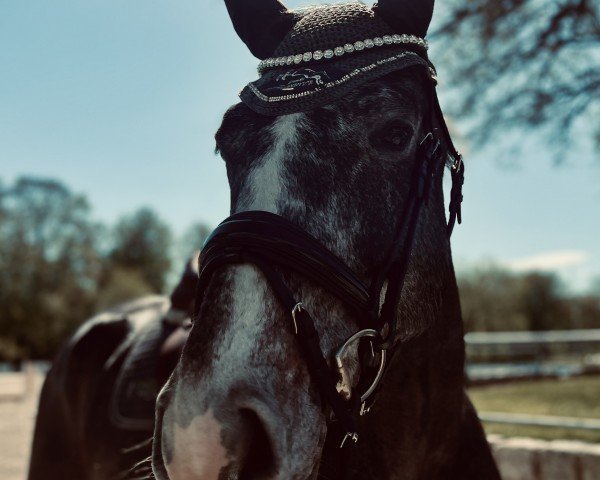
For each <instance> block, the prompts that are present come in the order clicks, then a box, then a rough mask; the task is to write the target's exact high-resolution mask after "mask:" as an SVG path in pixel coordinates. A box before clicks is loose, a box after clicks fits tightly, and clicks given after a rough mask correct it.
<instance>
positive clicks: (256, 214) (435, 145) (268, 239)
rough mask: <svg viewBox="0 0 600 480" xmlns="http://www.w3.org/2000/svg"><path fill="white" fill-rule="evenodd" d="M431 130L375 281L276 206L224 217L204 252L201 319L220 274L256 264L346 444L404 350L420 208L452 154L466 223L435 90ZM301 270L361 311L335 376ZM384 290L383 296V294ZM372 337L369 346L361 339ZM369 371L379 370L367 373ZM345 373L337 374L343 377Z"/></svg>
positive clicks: (452, 212)
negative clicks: (349, 362) (352, 355)
mask: <svg viewBox="0 0 600 480" xmlns="http://www.w3.org/2000/svg"><path fill="white" fill-rule="evenodd" d="M432 92H433V93H432V105H431V106H432V119H431V122H430V126H431V130H430V132H429V133H427V135H425V137H424V138H423V139H422V141H421V143H420V145H419V147H418V153H417V159H416V162H415V166H414V169H413V174H412V180H411V187H410V190H409V195H408V197H407V201H406V203H405V205H404V207H403V213H402V217H401V220H400V225H399V227H398V229H397V232H396V236H395V238H394V241H393V242H392V249H391V251H390V252H389V254H388V256H387V260H386V263H385V265H384V266H383V268H381V270H380V271H379V272H378V274H377V276H376V277H375V279H374V280H373V281H372V283H371V285H365V284H364V282H363V281H362V280H361V279H360V278H359V277H358V275H356V274H355V273H354V272H353V271H352V270H351V269H350V268H349V267H348V266H347V265H346V264H345V262H344V261H342V260H341V259H339V258H338V257H337V256H336V255H335V254H333V253H332V252H331V251H330V250H328V249H327V248H326V247H324V246H323V245H322V244H321V243H320V242H319V241H318V240H317V239H315V238H314V237H312V236H311V235H309V234H308V233H306V232H305V231H303V230H302V229H300V228H299V227H297V226H296V225H294V224H293V223H292V222H290V221H289V220H287V219H285V218H283V217H281V216H279V215H276V214H273V213H269V212H263V211H245V212H241V213H236V214H234V215H232V216H230V217H229V218H227V219H226V220H224V221H223V222H222V223H221V224H220V225H219V226H218V227H217V228H216V229H215V230H214V231H213V232H212V234H211V235H210V237H209V238H208V239H207V241H206V243H205V245H204V248H203V250H202V252H201V254H200V276H199V282H198V289H197V296H196V302H195V305H196V314H195V315H194V318H197V317H198V315H199V312H200V308H201V305H202V301H203V298H204V295H205V292H206V290H207V287H208V284H209V282H210V280H211V278H212V276H213V274H214V273H215V272H216V271H217V270H219V269H221V268H223V267H225V266H229V265H240V264H252V265H254V266H256V267H257V268H258V269H259V270H260V271H261V272H262V273H263V274H264V276H265V277H266V279H267V280H268V283H269V285H270V287H271V288H272V290H273V292H274V293H275V295H276V297H277V299H278V300H279V302H280V304H281V305H282V307H283V309H284V310H285V311H286V312H288V313H289V316H290V320H291V321H290V328H291V329H292V332H293V334H294V335H295V338H296V339H297V341H298V345H299V347H300V350H301V352H302V355H303V358H304V360H305V362H306V364H307V367H308V371H309V374H310V377H311V380H312V381H313V382H314V383H315V384H316V386H317V387H318V390H319V392H320V394H321V397H322V400H323V404H324V406H325V405H328V406H329V407H330V408H331V411H332V413H333V415H334V416H335V419H336V420H337V421H338V422H339V426H340V430H341V434H342V440H341V445H340V446H341V447H343V446H344V444H346V443H347V441H348V440H352V441H354V442H356V441H357V440H358V428H357V424H358V418H359V416H361V415H364V414H365V413H366V412H368V411H369V409H370V407H371V405H372V403H373V401H374V400H373V399H374V397H375V394H376V392H377V390H378V388H379V385H380V381H381V379H382V377H383V376H384V375H385V372H386V370H387V367H388V366H389V365H390V363H391V362H390V359H391V357H392V356H393V355H394V353H395V352H396V351H397V341H396V337H397V332H398V328H397V322H398V320H397V314H396V313H397V308H398V304H399V302H400V297H401V294H402V289H403V286H404V281H405V278H406V273H407V270H408V264H409V259H410V255H411V251H412V246H413V242H414V238H415V232H416V229H417V225H418V221H419V216H420V212H421V210H422V207H423V205H424V204H425V203H426V202H427V199H428V197H429V192H430V190H431V185H432V182H433V179H434V177H435V174H436V173H437V172H438V171H439V169H440V168H443V167H444V166H445V165H446V163H447V159H448V156H450V158H451V159H452V162H451V164H450V170H451V175H452V190H451V194H450V207H449V220H448V228H447V233H448V235H450V234H451V233H452V229H453V227H454V224H455V222H456V220H458V223H460V222H461V210H460V207H461V202H462V184H463V181H464V165H463V163H462V159H461V156H460V155H459V154H458V152H457V151H456V150H455V149H454V146H453V144H452V140H451V139H450V135H449V133H448V129H447V127H446V124H445V122H444V120H443V116H442V115H441V110H440V107H439V103H438V100H437V96H436V94H435V89H432ZM289 271H291V272H294V273H296V274H299V275H300V276H301V277H303V278H306V279H307V280H309V281H311V282H314V283H315V284H318V285H319V286H321V287H322V288H324V289H325V290H326V291H328V292H329V293H331V294H332V295H334V296H335V297H337V298H338V299H339V300H340V301H341V302H342V303H343V304H345V305H347V306H348V307H350V309H351V310H352V311H353V312H356V318H357V319H358V322H359V327H360V330H359V331H358V332H357V333H355V334H354V335H352V336H351V337H350V338H349V339H348V340H347V341H346V342H344V344H343V345H342V346H341V347H340V348H339V349H338V350H337V351H336V352H335V353H334V355H333V363H334V364H335V366H336V367H337V369H338V374H337V375H334V373H333V370H332V368H331V367H330V366H329V363H328V362H327V358H329V355H327V354H326V353H324V352H323V351H322V349H321V346H320V340H319V334H318V332H317V329H316V328H315V324H314V321H313V319H312V317H311V316H310V314H309V312H308V311H307V310H306V309H305V308H304V305H303V304H302V302H301V300H299V299H297V298H295V297H294V295H293V293H292V291H291V290H290V289H289V287H288V286H287V285H286V281H285V279H284V276H283V274H282V272H289ZM384 286H385V287H386V288H385V294H384V296H383V298H384V300H383V303H381V300H380V299H381V298H382V297H381V294H382V291H383V290H384ZM363 339H368V340H369V342H368V345H365V343H364V342H362V340H363ZM355 343H358V347H357V351H358V357H359V358H358V359H359V363H360V366H361V376H360V378H359V381H358V385H356V386H354V387H353V386H352V385H351V382H350V375H349V372H348V371H347V370H346V368H345V366H344V357H345V353H346V352H347V350H348V349H349V348H350V347H352V346H353V345H355ZM365 372H372V374H371V375H370V378H369V379H367V378H366V375H364V373H365ZM336 377H338V378H336Z"/></svg>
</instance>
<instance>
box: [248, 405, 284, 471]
mask: <svg viewBox="0 0 600 480" xmlns="http://www.w3.org/2000/svg"><path fill="white" fill-rule="evenodd" d="M240 415H241V417H242V421H243V422H244V424H245V425H246V426H247V428H248V432H249V434H250V435H249V437H248V438H249V444H248V450H247V452H246V457H245V458H244V459H243V461H242V467H241V471H240V476H239V480H257V479H263V478H268V477H271V476H273V475H274V473H275V470H276V465H275V454H274V452H273V448H272V443H271V439H270V438H269V435H268V433H267V431H266V429H265V426H264V425H263V423H262V421H261V420H260V418H259V417H258V415H257V414H256V412H254V411H252V410H249V409H242V410H240Z"/></svg>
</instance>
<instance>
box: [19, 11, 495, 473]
mask: <svg viewBox="0 0 600 480" xmlns="http://www.w3.org/2000/svg"><path fill="white" fill-rule="evenodd" d="M226 3H227V5H228V8H229V9H230V13H231V15H232V18H233V20H234V24H235V26H236V30H237V31H238V33H239V34H240V36H241V37H242V39H244V41H246V43H247V44H248V45H249V46H250V48H251V50H252V51H253V53H255V54H256V55H257V56H258V57H259V58H261V59H263V62H262V63H261V71H262V74H263V75H262V77H261V79H262V81H259V82H256V83H254V84H253V85H252V86H249V87H248V88H247V89H245V91H244V92H245V93H243V94H242V99H243V100H244V103H240V104H238V105H235V106H233V107H232V108H231V109H230V110H229V111H228V112H227V113H226V114H225V117H224V119H223V123H222V125H221V127H220V128H219V131H218V133H217V136H216V139H217V146H218V150H219V151H220V152H221V155H222V157H223V159H224V160H225V163H226V166H227V174H228V179H229V184H230V187H231V210H232V213H238V212H244V211H248V210H260V211H266V212H272V213H274V214H277V215H279V216H281V217H284V218H285V219H287V220H288V221H290V222H292V223H293V224H294V225H296V226H297V227H299V228H301V229H302V230H304V231H305V232H307V233H308V234H310V235H312V237H314V238H315V239H317V240H318V241H319V242H320V243H321V244H322V245H324V246H325V247H327V248H328V249H329V250H330V251H331V252H332V253H333V254H335V255H336V256H337V257H339V258H340V259H341V260H343V261H344V262H345V264H346V265H347V266H348V267H350V268H351V269H352V270H353V271H354V272H355V273H356V274H357V275H358V276H359V277H360V279H361V280H362V281H364V282H365V284H368V283H370V281H371V280H372V279H373V278H375V277H376V276H377V275H378V272H379V271H381V268H382V266H383V265H385V263H386V258H388V252H390V251H392V250H393V247H394V245H393V242H394V239H395V238H396V234H397V231H398V228H399V225H400V224H401V220H402V216H403V211H404V208H403V207H404V206H405V205H406V204H407V202H408V201H409V200H410V197H411V193H410V192H411V179H412V178H413V176H414V175H413V170H414V165H415V164H416V162H417V161H418V159H419V152H420V145H421V143H422V142H424V141H425V140H426V139H427V138H428V137H429V136H428V133H430V132H431V131H432V129H433V127H432V121H431V112H432V109H434V105H433V102H434V98H433V97H432V95H431V91H432V90H431V88H432V87H431V84H432V70H431V68H429V64H428V63H427V60H426V56H425V54H424V53H423V47H424V42H423V40H422V39H421V38H420V37H423V36H424V35H425V32H426V29H427V25H424V26H423V22H425V23H426V24H428V23H429V19H430V17H431V10H432V8H433V2H428V1H424V2H409V1H399V0H398V1H397V2H393V1H387V2H386V1H382V2H380V4H379V10H377V11H375V10H372V9H370V8H368V7H366V6H364V5H362V4H351V5H339V6H333V7H317V8H314V9H305V10H302V11H300V12H288V11H287V10H285V8H284V7H283V6H282V5H281V4H280V3H279V2H277V1H275V0H261V1H258V0H257V1H253V2H250V1H244V2H241V1H238V2H235V1H227V2H226ZM417 3H418V5H417ZM395 6H403V7H404V9H405V10H404V11H399V10H397V9H396V8H395ZM422 6H425V9H424V10H423V9H422V8H421V7H422ZM428 9H429V12H428V11H427V10H428ZM407 12H408V13H407ZM423 18H425V20H423ZM386 22H389V25H388V23H386ZM332 25H334V27H335V28H337V27H336V25H342V27H340V28H341V30H344V32H346V33H345V34H343V35H342V34H340V35H341V36H340V39H342V40H343V41H344V42H345V41H346V40H344V38H345V37H344V35H349V37H348V38H350V37H352V35H353V34H355V36H356V37H357V38H354V39H352V42H354V40H357V41H356V42H354V43H346V44H344V43H341V44H335V43H334V44H331V45H330V46H331V49H328V48H325V47H322V46H321V44H322V43H323V42H325V41H327V40H328V38H329V37H327V35H329V34H330V33H331V30H330V29H331V28H333V27H331V26H332ZM414 25H417V27H415V26H414ZM419 25H420V26H419ZM388 26H389V30H388ZM335 28H334V30H335ZM413 28H416V30H414V31H412V30H411V29H413ZM370 29H374V31H382V32H383V33H382V35H381V37H379V36H375V37H366V36H365V33H364V32H368V31H371V30H370ZM378 29H379V30H378ZM341 30H339V31H341ZM306 32H309V34H308V40H306V35H307V33H306ZM324 32H325V33H324ZM327 32H329V33H327ZM336 32H338V30H335V31H334V33H335V35H337V33H336ZM394 32H397V34H394V35H392V33H394ZM338 33H339V32H338ZM326 37H327V38H326ZM324 38H325V40H323V39H324ZM282 40H283V43H282V45H284V44H285V45H287V46H290V45H291V47H294V46H295V45H300V46H301V47H302V48H304V50H298V51H292V52H291V53H294V54H295V55H291V54H289V53H290V52H287V51H286V50H285V48H284V47H281V46H279V47H278V45H279V44H280V42H282ZM329 40H331V39H330V38H329ZM306 41H308V44H306ZM286 42H287V43H286ZM303 42H304V43H303ZM319 42H321V43H319ZM306 45H308V47H306ZM291 47H290V48H291ZM334 47H335V48H334ZM404 47H407V48H406V49H405V48H404ZM286 48H287V47H286ZM277 49H279V50H277ZM363 50H364V52H363ZM271 57H272V58H271ZM337 57H340V58H342V59H346V58H347V59H348V61H347V62H346V60H339V59H338V58H337ZM327 61H330V63H327ZM305 62H306V66H304V63H305ZM343 62H346V63H343ZM369 62H371V63H369ZM395 65H398V67H397V68H396V67H395ZM288 67H289V68H291V69H294V70H290V73H289V75H287V74H286V73H285V71H284V69H285V68H288ZM271 69H272V70H271ZM317 78H318V81H317V80H316V79H317ZM261 82H262V83H261ZM353 82H354V83H353ZM338 87H339V88H338ZM244 95H245V97H244ZM253 95H254V96H255V97H253ZM323 95H328V96H323ZM288 100H289V102H288ZM261 102H262V103H261ZM294 102H297V103H294ZM302 102H304V103H302ZM286 105H288V106H286ZM277 109H279V111H278V110H277ZM261 112H262V113H261ZM442 174H443V168H438V169H436V170H435V171H434V174H433V180H432V186H431V190H430V191H429V192H428V195H427V201H426V202H425V203H424V204H423V207H422V210H421V212H420V215H419V221H418V227H417V229H416V231H415V234H414V244H413V246H412V249H411V255H410V263H409V266H408V270H407V273H406V278H405V279H404V280H405V281H404V285H403V288H402V290H401V297H400V299H399V302H398V303H397V308H396V310H395V311H394V316H395V318H397V319H398V329H397V330H396V331H394V332H393V333H394V335H393V337H394V338H392V340H393V344H394V350H395V355H393V357H392V360H391V362H390V364H389V367H388V369H387V371H386V374H385V376H384V378H383V380H382V383H381V385H380V389H379V392H378V393H377V396H376V401H375V403H374V404H373V405H372V407H371V409H370V412H369V413H368V414H367V415H365V416H361V417H360V419H359V420H358V422H359V424H358V431H359V432H360V438H359V440H358V442H357V443H356V444H355V445H354V444H352V445H350V446H345V447H344V448H339V445H340V442H339V440H340V439H339V437H337V434H336V419H335V418H334V416H332V415H331V413H330V412H329V410H328V408H327V405H326V404H325V402H324V401H323V398H322V396H321V395H320V392H319V389H318V388H317V385H315V382H314V381H313V378H311V374H310V372H309V370H308V368H307V363H306V361H305V359H304V357H303V354H302V352H301V351H300V348H299V345H298V342H297V340H296V336H295V332H294V327H293V325H292V322H291V320H290V312H288V311H286V310H284V309H283V308H282V305H281V302H280V301H279V300H278V298H277V297H276V295H275V293H274V291H273V289H272V285H271V284H270V283H269V281H267V279H266V278H265V276H264V275H263V271H262V270H261V269H260V268H257V267H256V266H255V265H253V264H251V263H242V264H239V265H235V266H226V267H224V268H222V269H220V270H219V271H217V272H216V273H215V274H214V276H213V277H212V279H211V280H210V283H209V284H208V286H207V288H206V289H205V291H204V292H203V293H204V295H203V301H202V303H201V305H200V306H199V311H198V312H197V315H196V318H195V323H194V325H193V327H192V329H191V331H190V333H189V338H188V339H187V342H186V343H185V346H184V348H183V352H182V355H181V358H180V360H179V362H178V363H177V366H176V368H175V370H174V372H173V374H172V375H171V376H170V378H169V380H168V382H167V384H166V385H165V387H164V388H163V389H162V391H161V394H160V395H159V397H158V401H157V409H156V424H155V433H154V439H153V452H152V470H153V475H154V476H155V477H156V478H157V479H159V480H167V479H168V480H188V479H189V480H196V479H198V480H213V479H215V480H216V479H231V480H233V479H238V480H249V479H278V480H289V479H297V480H301V479H302V480H305V479H315V478H324V479H346V478H357V479H398V480H400V479H403V480H417V479H423V480H448V479H462V480H470V479H473V480H482V479H485V480H496V479H498V478H499V475H498V471H497V469H496V466H495V464H494V461H493V458H492V456H491V453H490V449H489V447H488V444H487V441H486V438H485V434H484V432H483V429H482V427H481V425H480V422H479V420H478V418H477V414H476V412H475V410H474V409H473V407H472V405H471V403H470V401H469V399H468V397H467V395H466V393H465V388H464V373H463V369H464V343H463V328H462V319H461V313H460V304H459V298H458V291H457V286H456V280H455V275H454V270H453V266H452V259H451V253H450V243H449V239H448V235H447V233H446V231H447V230H446V219H445V204H444V198H443V191H442ZM280 273H281V274H282V275H283V276H284V277H285V281H286V284H287V285H288V287H289V289H290V291H291V292H292V293H293V294H294V296H295V297H297V298H301V299H302V302H303V305H304V306H305V308H306V309H307V310H309V311H310V312H311V315H312V317H313V318H314V320H315V324H316V329H317V330H318V332H319V335H320V345H319V346H320V348H321V350H322V351H323V352H326V353H327V354H329V353H330V352H334V351H335V350H336V349H337V348H338V347H339V346H340V345H341V344H342V343H343V342H344V341H345V340H346V339H347V338H348V337H350V336H351V335H352V334H353V333H355V332H356V331H357V330H358V329H359V325H360V322H361V320H362V319H361V318H358V317H359V316H360V315H359V314H358V312H357V311H356V310H353V309H352V308H349V307H348V305H347V304H346V303H345V302H343V301H341V300H340V299H339V298H337V297H335V296H333V295H331V294H330V292H329V291H328V289H327V288H325V287H323V286H322V285H317V284H315V283H314V282H312V281H311V280H310V279H308V278H305V277H303V276H301V275H297V274H295V273H294V272H291V271H290V272H288V271H285V269H283V270H282V271H281V272H280ZM385 292H386V288H385V285H384V288H383V293H382V302H383V297H384V296H385ZM152 308H155V309H158V310H160V308H164V305H162V307H160V308H159V307H152ZM163 313H164V312H163ZM161 315H162V313H161ZM134 323H135V322H132V321H128V322H125V323H123V322H121V323H119V322H115V321H111V322H107V323H105V324H102V322H101V321H98V320H96V321H95V322H94V323H92V324H91V325H90V326H89V327H88V328H87V329H86V330H84V332H83V333H85V334H83V333H80V334H79V335H78V336H77V337H76V339H74V340H73V341H72V342H71V344H70V346H69V347H68V349H67V350H66V351H65V352H63V354H61V356H60V357H59V360H58V363H57V365H56V366H55V368H54V369H53V371H54V373H53V374H51V376H50V377H49V380H48V381H47V382H46V387H45V392H44V395H43V397H42V403H41V407H40V419H39V420H38V428H37V430H36V440H35V442H34V456H33V460H32V474H31V476H30V480H38V479H41V478H69V479H71V478H73V479H109V478H115V475H116V474H117V472H120V471H124V470H127V469H128V468H129V467H131V465H133V464H134V463H135V462H136V461H139V460H142V459H143V458H144V456H145V455H146V454H147V453H148V447H149V444H148V443H147V442H146V443H144V440H145V438H146V437H145V436H144V435H143V434H142V433H139V432H138V433H135V434H129V436H128V437H121V436H120V435H121V434H120V433H119V432H118V431H117V430H115V429H113V428H112V427H110V426H109V425H108V424H107V423H106V418H107V417H106V415H105V413H106V412H107V411H108V407H107V405H106V398H109V396H110V395H107V394H106V393H103V392H104V390H103V389H106V390H110V389H111V388H112V387H113V386H114V382H115V380H114V378H116V374H114V375H115V376H114V377H110V376H109V377H110V378H112V380H110V378H109V379H108V380H106V382H105V385H104V386H103V387H102V388H100V387H98V382H97V381H96V380H97V379H96V378H94V377H97V376H98V374H99V372H101V371H102V368H101V366H102V365H106V362H107V359H109V358H111V357H112V356H114V352H115V351H116V350H118V349H119V348H121V347H120V346H121V345H122V344H123V339H124V338H126V337H127V335H128V332H130V331H131V330H132V325H133V324H134ZM350 353H351V355H350V356H351V357H352V356H353V354H356V353H357V351H353V352H350ZM328 357H329V355H328ZM361 368H362V365H361V364H359V362H356V361H355V362H354V363H353V364H352V365H351V368H350V376H351V377H352V379H351V380H350V381H351V382H352V383H353V384H356V383H357V382H358V380H357V379H358V378H359V377H360V376H361ZM60 432H66V434H65V435H63V436H61V435H60ZM350 443H352V442H350ZM136 444H138V445H139V446H138V448H133V449H127V447H131V446H133V445H136ZM148 465H149V463H148V462H146V463H142V465H141V467H140V468H139V469H138V470H137V472H138V474H139V477H138V478H146V477H145V475H150V472H149V470H148ZM44 470H45V473H46V475H44Z"/></svg>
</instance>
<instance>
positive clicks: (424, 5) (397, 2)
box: [373, 0, 434, 37]
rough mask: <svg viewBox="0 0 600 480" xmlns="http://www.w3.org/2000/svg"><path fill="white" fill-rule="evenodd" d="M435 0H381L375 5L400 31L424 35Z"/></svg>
mask: <svg viewBox="0 0 600 480" xmlns="http://www.w3.org/2000/svg"><path fill="white" fill-rule="evenodd" d="M433 4H434V0H379V2H378V3H376V4H375V5H374V6H373V10H374V11H375V12H376V13H378V14H379V15H380V16H381V18H383V19H384V20H385V21H386V22H387V23H389V24H390V25H391V26H392V27H394V28H395V29H396V30H397V32H398V33H406V34H409V35H416V36H417V37H424V36H425V35H427V29H428V28H429V24H430V23H431V17H432V16H433Z"/></svg>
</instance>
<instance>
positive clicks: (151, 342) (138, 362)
mask: <svg viewBox="0 0 600 480" xmlns="http://www.w3.org/2000/svg"><path fill="white" fill-rule="evenodd" d="M161 319H162V316H158V317H157V318H156V319H155V320H153V321H149V322H148V323H147V324H146V325H144V326H143V327H142V328H141V329H140V330H139V332H138V333H136V334H135V337H134V339H133V340H132V343H131V347H130V349H129V351H128V353H127V354H126V357H125V360H124V362H123V365H122V366H121V369H120V371H119V374H118V376H117V380H116V382H115V387H114V390H113V395H112V401H111V408H110V410H111V412H110V416H111V420H112V422H113V424H114V425H115V426H116V427H118V428H121V429H125V430H148V431H153V429H154V406H155V403H156V397H157V396H158V393H159V391H160V389H161V388H162V385H159V380H158V378H159V376H158V372H157V369H158V357H159V352H160V349H161V346H162V345H163V343H164V342H165V340H166V339H167V338H168V336H169V335H170V334H171V333H172V332H173V331H174V330H175V329H176V328H177V327H176V326H173V325H170V324H167V323H164V322H163V321H162V320H161Z"/></svg>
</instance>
